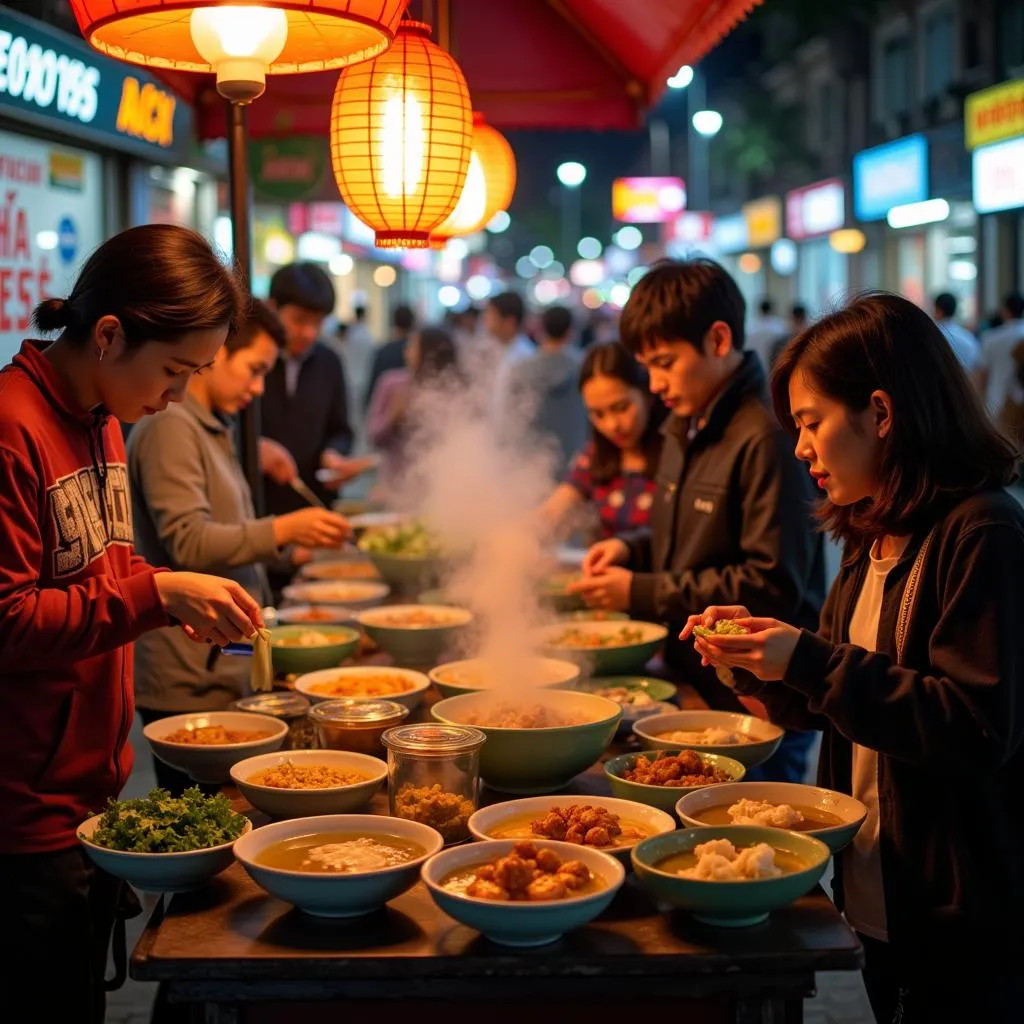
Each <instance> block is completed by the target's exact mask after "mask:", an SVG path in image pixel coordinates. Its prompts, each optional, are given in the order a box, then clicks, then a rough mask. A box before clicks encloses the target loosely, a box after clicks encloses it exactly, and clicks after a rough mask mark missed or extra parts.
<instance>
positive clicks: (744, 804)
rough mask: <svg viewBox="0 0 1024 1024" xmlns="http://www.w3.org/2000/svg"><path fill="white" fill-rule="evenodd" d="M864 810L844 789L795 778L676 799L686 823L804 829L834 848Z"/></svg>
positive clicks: (847, 838) (847, 839) (848, 838)
mask: <svg viewBox="0 0 1024 1024" xmlns="http://www.w3.org/2000/svg"><path fill="white" fill-rule="evenodd" d="M867 813H868V809H867V808H866V807H865V806H864V804H862V803H861V802H860V801H859V800H855V799H854V798H853V797H852V796H847V795H846V794H845V793H836V792H834V791H833V790H831V789H822V788H821V787H820V786H804V785H801V784H799V783H796V782H743V783H740V784H739V785H725V786H717V787H715V788H713V789H706V790H703V791H696V792H692V793H687V794H686V795H685V796H683V797H681V798H680V799H679V802H678V803H677V804H676V814H677V815H678V816H679V820H680V821H681V822H682V823H683V824H684V825H687V826H691V827H706V826H719V825H762V826H767V827H769V828H786V829H791V830H792V831H793V832H806V833H807V834H808V835H812V836H814V837H815V838H816V839H820V840H821V841H822V842H823V843H824V844H825V845H826V846H827V847H828V848H829V849H830V850H831V851H832V852H833V853H838V852H839V851H840V850H842V849H843V848H844V847H845V846H848V845H849V844H850V843H851V842H852V841H853V837H854V836H855V835H856V834H857V831H858V830H859V829H860V827H861V825H863V824H864V819H865V818H866V817H867Z"/></svg>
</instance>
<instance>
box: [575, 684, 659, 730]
mask: <svg viewBox="0 0 1024 1024" xmlns="http://www.w3.org/2000/svg"><path fill="white" fill-rule="evenodd" d="M578 688H579V689H580V690H583V691H585V692H586V693H596V694H597V695H598V696H599V697H607V698H608V699H609V700H613V701H615V702H616V703H617V704H621V705H622V720H621V721H620V722H619V733H620V734H625V735H629V734H630V733H632V731H633V723H634V722H636V721H638V720H639V719H641V718H647V717H648V716H649V715H664V714H668V713H669V712H672V711H675V710H676V707H675V705H674V704H670V703H668V702H669V701H671V700H672V698H673V697H675V695H676V687H675V686H674V685H673V684H672V683H668V682H665V680H663V679H652V678H651V677H650V676H596V677H595V678H593V679H588V680H587V681H586V682H582V683H580V685H579V687H578ZM623 691H624V692H623ZM638 699H639V700H641V701H643V702H644V703H639V704H638V703H634V701H636V700H638Z"/></svg>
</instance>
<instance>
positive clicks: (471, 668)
mask: <svg viewBox="0 0 1024 1024" xmlns="http://www.w3.org/2000/svg"><path fill="white" fill-rule="evenodd" d="M520 668H521V669H526V670H527V671H525V672H524V673H523V675H524V676H526V675H527V673H528V672H530V671H532V675H530V677H529V678H523V679H519V678H518V677H517V678H516V679H515V680H509V682H514V683H515V684H516V685H517V686H519V685H520V684H521V688H522V689H523V690H526V691H530V690H532V689H534V688H538V689H544V690H575V689H576V685H577V683H579V681H580V669H579V666H578V665H574V664H573V663H572V662H571V661H558V660H557V659H555V658H537V659H536V661H535V662H532V663H524V664H523V666H517V669H520ZM427 674H428V675H429V676H430V681H431V682H432V683H433V684H434V685H435V686H436V687H437V689H438V692H439V693H440V694H441V696H442V697H461V696H462V695H463V694H464V693H479V692H480V691H481V690H489V689H491V688H492V686H493V678H494V673H493V670H492V666H491V665H489V664H488V662H487V661H486V660H484V659H483V658H468V659H466V660H465V661H449V662H446V663H445V664H444V665H438V666H437V668H434V669H432V670H431V671H430V672H429V673H427Z"/></svg>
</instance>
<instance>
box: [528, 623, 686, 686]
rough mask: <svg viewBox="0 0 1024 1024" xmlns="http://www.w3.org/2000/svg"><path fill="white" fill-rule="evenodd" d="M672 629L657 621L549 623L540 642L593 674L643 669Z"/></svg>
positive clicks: (551, 653)
mask: <svg viewBox="0 0 1024 1024" xmlns="http://www.w3.org/2000/svg"><path fill="white" fill-rule="evenodd" d="M667 636H668V630H667V629H666V628H665V627H664V626H660V625H658V624H657V623H655V622H615V621H612V622H562V623H558V624H556V625H552V626H545V627H544V628H543V629H541V630H539V631H538V633H537V643H538V646H539V647H540V649H541V651H542V652H543V653H544V654H545V655H547V656H548V657H549V658H564V659H567V660H571V661H576V662H578V663H579V664H581V665H584V666H586V668H587V670H588V671H589V673H590V674H591V675H592V676H619V675H630V674H632V673H638V672H643V671H644V668H645V666H646V665H647V663H648V662H649V661H650V660H651V658H653V657H654V655H655V654H657V653H658V649H659V648H660V647H661V645H662V643H663V642H664V640H665V637H667Z"/></svg>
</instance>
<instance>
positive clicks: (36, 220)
mask: <svg viewBox="0 0 1024 1024" xmlns="http://www.w3.org/2000/svg"><path fill="white" fill-rule="evenodd" d="M102 173H103V164H102V161H101V160H100V158H99V157H98V156H95V155H94V154H92V153H86V152H83V151H82V150H78V149H72V148H71V147H68V146H55V145H52V144H50V143H47V142H40V141H37V140H36V139H27V138H23V137H22V136H20V135H14V134H11V133H10V132H0V366H2V365H3V364H5V363H7V362H9V361H10V360H11V358H12V357H13V356H14V355H15V354H16V353H17V351H18V349H19V348H21V343H22V341H23V340H24V339H25V338H27V337H29V336H30V335H31V334H32V329H31V326H30V318H31V315H32V310H33V309H34V308H35V306H36V304H37V303H39V302H40V301H41V300H43V299H45V298H47V297H49V296H51V295H67V294H68V292H69V291H70V290H71V286H72V284H73V283H74V279H75V274H76V273H77V271H78V269H79V267H80V266H81V264H82V262H83V261H84V260H85V258H86V257H87V256H88V255H89V253H90V252H92V250H93V249H95V248H96V246H98V245H99V244H100V242H102V241H103V237H104V233H103V180H102Z"/></svg>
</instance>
